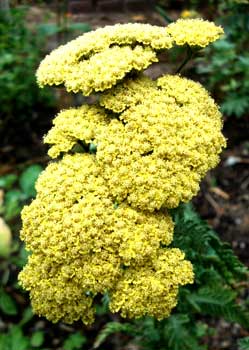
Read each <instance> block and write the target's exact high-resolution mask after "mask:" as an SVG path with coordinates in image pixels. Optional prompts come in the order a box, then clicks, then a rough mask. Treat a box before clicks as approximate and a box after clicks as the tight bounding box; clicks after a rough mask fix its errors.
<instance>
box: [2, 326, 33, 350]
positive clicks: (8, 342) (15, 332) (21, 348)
mask: <svg viewBox="0 0 249 350" xmlns="http://www.w3.org/2000/svg"><path fill="white" fill-rule="evenodd" d="M17 349H18V350H29V349H30V343H29V339H28V338H27V337H25V336H24V335H23V331H22V329H21V328H20V327H19V326H12V327H11V329H10V331H9V332H8V333H6V334H0V350H17Z"/></svg>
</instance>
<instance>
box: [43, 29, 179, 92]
mask: <svg viewBox="0 0 249 350" xmlns="http://www.w3.org/2000/svg"><path fill="white" fill-rule="evenodd" d="M171 46H172V39H171V37H170V36H169V34H167V32H166V30H165V28H163V27H158V26H152V25H150V24H139V23H128V24H116V25H114V26H106V27H104V28H100V29H97V30H95V31H92V32H89V33H86V34H84V35H82V36H80V37H78V38H77V39H75V40H72V41H70V42H69V43H68V44H66V45H63V46H60V47H59V48H58V49H56V50H54V51H52V52H51V54H50V55H48V56H47V57H46V58H45V59H44V60H43V61H42V62H41V64H40V67H39V69H38V71H37V80H38V83H39V84H40V85H41V86H44V85H61V84H65V86H66V89H67V90H68V91H73V92H82V93H83V94H84V95H89V94H90V93H92V92H93V91H103V90H105V89H108V88H110V87H112V86H113V85H115V84H116V83H117V82H118V81H119V80H121V79H123V78H124V76H125V75H126V74H127V73H129V72H130V71H132V70H137V71H140V70H144V69H145V68H147V67H148V66H149V65H150V64H151V63H153V62H157V57H156V52H157V51H158V50H162V49H169V48H170V47H171Z"/></svg>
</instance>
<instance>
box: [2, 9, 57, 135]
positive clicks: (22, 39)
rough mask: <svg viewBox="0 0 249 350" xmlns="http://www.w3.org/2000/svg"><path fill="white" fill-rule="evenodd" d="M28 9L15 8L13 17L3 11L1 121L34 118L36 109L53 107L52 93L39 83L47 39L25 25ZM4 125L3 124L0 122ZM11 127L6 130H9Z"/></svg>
mask: <svg viewBox="0 0 249 350" xmlns="http://www.w3.org/2000/svg"><path fill="white" fill-rule="evenodd" d="M25 13H26V11H25V9H24V8H21V9H20V8H19V9H12V10H11V13H10V18H6V16H5V13H4V12H3V13H2V12H1V11H0V70H1V75H0V90H1V95H0V104H1V123H0V126H2V127H5V126H6V125H9V124H8V123H9V122H10V121H11V122H13V123H14V124H15V122H16V121H22V122H23V121H24V120H27V121H28V120H29V119H30V118H32V119H33V118H35V113H34V112H35V111H36V110H37V108H40V107H41V106H43V108H44V107H45V106H51V105H52V104H53V99H52V95H51V93H50V92H49V91H48V90H46V89H45V90H41V89H39V87H38V86H37V84H36V79H35V71H36V68H37V66H38V64H39V61H40V59H41V56H42V55H43V53H42V48H43V47H44V43H45V42H44V38H43V37H42V36H41V35H38V33H34V32H33V31H32V30H31V29H29V28H28V27H27V26H26V24H25ZM1 124H2V125H1ZM7 131H8V130H6V132H7Z"/></svg>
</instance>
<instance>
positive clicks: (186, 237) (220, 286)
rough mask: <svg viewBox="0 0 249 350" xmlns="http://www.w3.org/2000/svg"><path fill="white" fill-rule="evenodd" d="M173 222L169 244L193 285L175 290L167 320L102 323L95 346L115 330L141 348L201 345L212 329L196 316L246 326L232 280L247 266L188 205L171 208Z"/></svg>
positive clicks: (198, 349) (180, 349)
mask: <svg viewBox="0 0 249 350" xmlns="http://www.w3.org/2000/svg"><path fill="white" fill-rule="evenodd" d="M172 215H173V217H174V221H175V233H174V242H173V246H174V247H178V248H180V249H182V250H183V251H184V252H185V254H186V257H187V259H189V260H191V262H192V264H193V266H194V271H195V282H194V284H193V285H189V286H187V287H183V288H181V289H180V294H179V300H178V305H177V307H176V308H175V310H174V313H173V314H172V315H171V316H170V317H169V318H168V319H166V320H163V321H160V322H158V321H155V320H154V319H152V318H144V319H140V320H137V321H132V322H131V323H117V322H110V323H107V325H106V326H105V328H104V329H103V330H102V331H101V332H100V333H99V335H98V337H97V339H96V342H95V348H96V347H98V346H100V345H101V344H102V343H103V342H104V341H105V339H106V338H107V337H108V336H109V335H111V334H113V333H117V332H125V333H127V334H129V335H130V336H132V337H135V340H136V342H138V343H139V344H140V345H141V344H142V349H144V350H151V349H157V350H165V349H167V350H205V349H206V346H205V345H203V344H202V343H201V339H202V338H203V337H204V336H207V335H210V334H212V333H213V329H210V328H208V326H207V325H206V324H205V323H201V322H199V321H198V320H199V318H200V316H202V317H203V316H205V315H207V316H211V317H213V318H221V317H223V318H224V319H226V320H227V321H229V322H236V323H239V324H240V325H242V326H243V327H244V328H246V329H249V311H248V308H246V306H244V305H243V304H239V303H237V298H238V296H239V292H240V291H239V290H238V288H237V287H236V283H237V282H239V281H243V280H244V279H246V278H248V270H247V268H246V267H245V266H244V265H243V264H242V263H241V262H240V261H239V260H238V258H237V257H236V256H235V255H234V253H233V251H232V249H231V248H230V246H229V245H228V244H226V243H223V242H222V241H221V240H220V239H219V237H218V236H217V234H216V233H215V232H214V231H213V230H212V229H211V228H210V227H209V226H208V225H207V224H206V223H205V222H204V221H203V220H202V219H201V218H200V217H199V216H198V214H197V213H196V212H195V211H194V210H193V208H192V206H191V205H190V204H187V205H181V206H180V207H179V208H177V209H175V210H172Z"/></svg>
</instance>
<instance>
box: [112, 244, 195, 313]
mask: <svg viewBox="0 0 249 350" xmlns="http://www.w3.org/2000/svg"><path fill="white" fill-rule="evenodd" d="M193 278H194V275H193V269H192V265H191V263H190V262H189V261H186V260H184V254H183V253H182V252H181V251H180V250H179V249H176V248H173V249H160V250H159V251H158V257H157V259H156V260H154V261H147V262H145V263H144V264H143V266H137V265H134V266H132V267H131V268H129V269H127V270H125V271H124V273H123V276H122V277H121V278H120V279H119V280H118V283H117V284H116V286H115V288H114V289H113V290H112V291H111V294H110V296H111V303H110V309H111V311H112V312H121V315H122V316H123V317H129V318H139V317H142V316H147V315H149V316H153V317H155V318H157V319H158V320H162V319H163V318H166V317H168V316H169V315H170V312H171V310H172V308H173V307H175V306H176V304H177V295H178V288H179V286H181V285H185V284H186V283H193Z"/></svg>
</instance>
